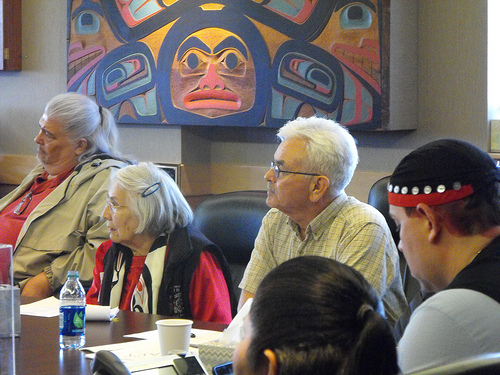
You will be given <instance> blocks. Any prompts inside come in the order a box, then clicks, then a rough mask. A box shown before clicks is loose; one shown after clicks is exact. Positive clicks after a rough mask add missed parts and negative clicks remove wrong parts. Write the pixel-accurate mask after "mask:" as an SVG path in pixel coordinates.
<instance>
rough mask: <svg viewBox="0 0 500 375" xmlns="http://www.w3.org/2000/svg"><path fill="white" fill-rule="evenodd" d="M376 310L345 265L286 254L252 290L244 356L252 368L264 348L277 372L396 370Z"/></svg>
mask: <svg viewBox="0 0 500 375" xmlns="http://www.w3.org/2000/svg"><path fill="white" fill-rule="evenodd" d="M383 314H384V313H383V307H382V303H381V301H380V299H379V298H378V296H377V293H376V292H375V290H374V289H373V288H372V287H371V285H370V284H369V283H368V282H367V281H366V280H365V278H364V277H363V276H362V275H361V274H360V273H359V272H357V271H356V270H354V269H353V268H351V267H348V266H346V265H344V264H342V263H339V262H337V261H335V260H332V259H328V258H321V257H317V256H305V257H298V258H294V259H291V260H289V261H287V262H285V263H282V264H281V265H279V266H278V267H276V268H275V269H274V270H272V271H271V272H270V273H269V274H268V275H267V276H266V277H265V278H264V279H263V281H262V282H261V284H260V285H259V287H258V289H257V292H256V294H255V298H254V301H253V303H252V307H251V310H250V324H251V327H252V336H251V337H252V339H251V341H250V344H249V347H248V361H249V363H250V364H251V366H252V367H253V368H254V369H258V368H259V366H260V365H261V363H262V359H263V353H264V351H265V350H266V349H270V350H272V351H273V352H274V353H275V355H276V358H277V362H278V374H281V375H292V374H297V375H299V374H300V375H307V374H332V375H333V374H335V375H355V374H356V375H357V374H363V375H369V374H373V375H375V374H377V375H382V374H383V375H390V374H397V373H398V365H397V354H396V342H395V339H394V336H393V333H392V329H391V328H390V326H389V324H388V323H387V322H386V320H385V318H384V317H383V316H382V315H383Z"/></svg>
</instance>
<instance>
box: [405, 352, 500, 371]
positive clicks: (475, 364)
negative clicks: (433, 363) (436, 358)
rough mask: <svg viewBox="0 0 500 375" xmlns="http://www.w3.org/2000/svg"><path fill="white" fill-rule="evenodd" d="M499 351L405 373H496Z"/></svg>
mask: <svg viewBox="0 0 500 375" xmlns="http://www.w3.org/2000/svg"><path fill="white" fill-rule="evenodd" d="M498 374H500V353H490V354H482V355H478V356H475V357H471V358H466V359H463V360H459V361H456V362H454V363H450V364H447V365H442V366H437V367H429V368H426V369H424V370H419V371H415V372H409V373H406V374H405V375H498Z"/></svg>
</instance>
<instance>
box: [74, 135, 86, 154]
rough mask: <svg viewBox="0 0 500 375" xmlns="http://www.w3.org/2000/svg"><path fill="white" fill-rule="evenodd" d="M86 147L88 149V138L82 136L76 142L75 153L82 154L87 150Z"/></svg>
mask: <svg viewBox="0 0 500 375" xmlns="http://www.w3.org/2000/svg"><path fill="white" fill-rule="evenodd" d="M86 149H87V140H86V139H85V138H80V139H79V140H78V141H77V142H76V147H75V154H76V155H78V156H80V155H81V154H83V153H84V152H85V150H86Z"/></svg>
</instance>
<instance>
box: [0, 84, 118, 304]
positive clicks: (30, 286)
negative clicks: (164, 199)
mask: <svg viewBox="0 0 500 375" xmlns="http://www.w3.org/2000/svg"><path fill="white" fill-rule="evenodd" d="M36 126H37V128H38V135H37V136H36V137H35V143H36V144H37V147H38V153H37V157H38V160H39V162H40V164H39V165H37V166H36V167H35V168H34V169H33V170H32V171H31V172H30V173H29V174H28V175H27V176H26V177H25V178H24V180H23V181H22V182H21V184H20V185H19V186H18V187H17V188H16V189H15V190H14V191H12V192H11V193H10V194H8V195H6V196H5V197H3V198H2V199H1V200H0V243H6V244H11V245H12V247H13V249H14V258H13V270H14V283H16V284H17V285H19V287H20V288H21V292H22V294H23V296H28V297H38V298H44V297H48V296H50V295H53V294H56V293H57V291H58V290H59V288H60V287H61V286H62V285H63V284H64V282H65V281H66V276H67V274H68V271H69V270H77V271H79V274H80V280H81V281H82V283H83V284H84V285H85V286H86V287H89V286H90V283H91V280H92V269H93V265H94V263H93V259H94V255H95V249H96V248H97V247H98V246H99V245H100V244H101V243H102V242H103V241H104V240H106V238H107V231H106V226H105V225H104V220H102V218H101V213H102V210H103V208H104V205H105V204H106V194H107V191H108V186H109V181H110V177H111V176H112V175H113V174H114V173H115V171H116V170H118V169H119V168H122V167H124V166H125V165H127V164H128V163H126V162H124V161H123V160H122V159H121V157H120V152H119V151H118V149H117V141H118V131H117V128H116V124H115V121H114V118H113V114H112V113H111V112H110V111H109V110H107V109H106V108H103V107H101V106H99V105H97V104H96V103H95V102H94V101H93V100H92V99H90V98H89V97H87V96H85V95H81V94H77V93H74V92H71V93H65V94H60V95H57V96H55V97H54V98H52V99H51V100H50V101H49V102H48V103H47V105H46V107H45V111H44V113H43V115H42V116H41V118H40V120H39V122H38V123H37V124H36Z"/></svg>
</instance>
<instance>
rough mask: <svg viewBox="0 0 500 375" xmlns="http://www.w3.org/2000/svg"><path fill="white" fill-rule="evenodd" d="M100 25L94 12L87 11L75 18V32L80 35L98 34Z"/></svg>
mask: <svg viewBox="0 0 500 375" xmlns="http://www.w3.org/2000/svg"><path fill="white" fill-rule="evenodd" d="M100 25H101V24H100V22H99V18H98V17H97V14H95V13H94V12H89V11H85V12H82V13H80V14H79V15H78V16H76V18H75V31H76V32H77V33H78V34H80V35H92V34H97V32H98V31H99V28H100V27H101V26H100Z"/></svg>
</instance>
